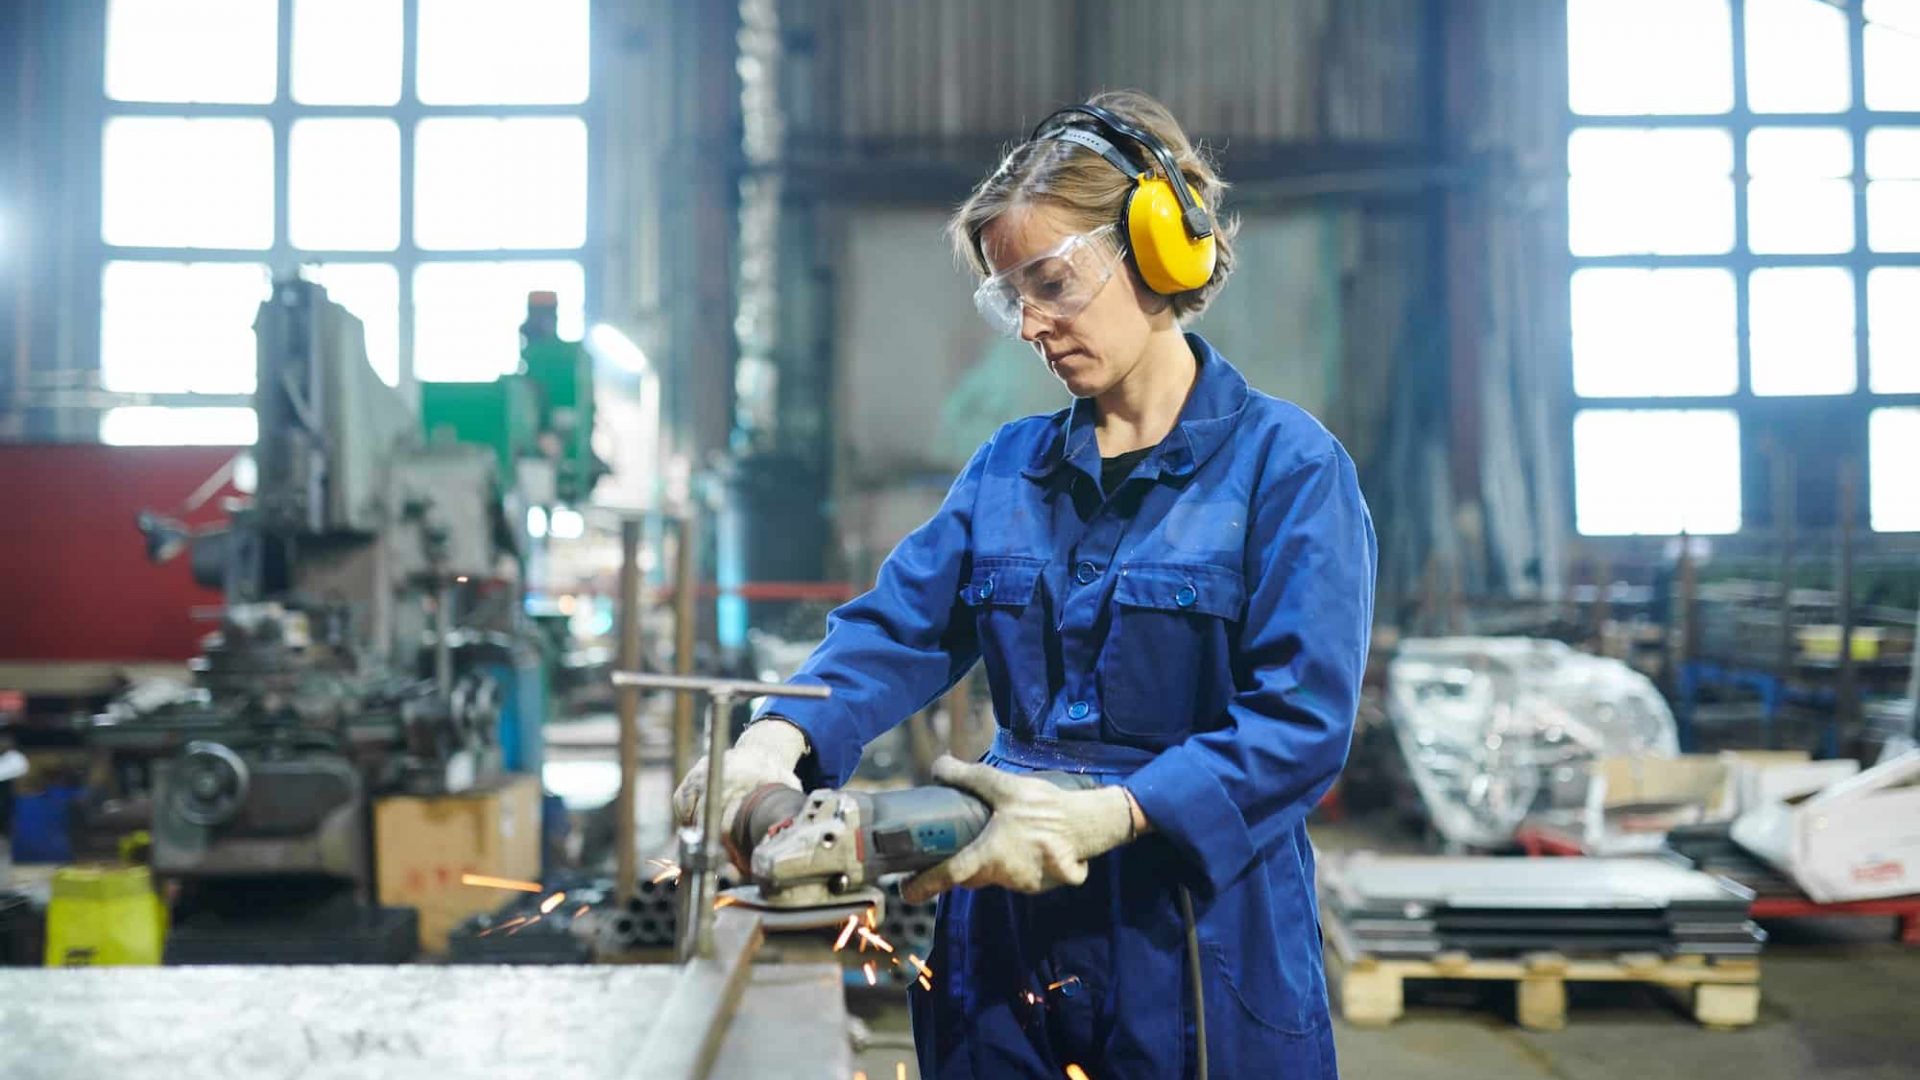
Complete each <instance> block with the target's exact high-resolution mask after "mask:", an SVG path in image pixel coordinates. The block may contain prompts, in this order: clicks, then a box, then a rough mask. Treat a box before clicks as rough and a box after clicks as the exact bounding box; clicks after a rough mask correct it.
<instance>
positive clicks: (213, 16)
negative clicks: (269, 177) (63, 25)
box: [61, 0, 280, 105]
mask: <svg viewBox="0 0 1920 1080" xmlns="http://www.w3.org/2000/svg"><path fill="white" fill-rule="evenodd" d="M61 6H62V7H65V6H68V5H61ZM279 12H280V6H279V4H278V3H276V2H275V0H109V3H108V4H107V80H106V91H107V96H108V97H110V98H113V99H114V100H116V101H170V102H175V101H177V102H210V103H211V102H219V103H233V104H246V105H265V104H267V103H268V102H271V101H272V100H273V98H274V94H275V92H276V90H277V89H278V86H279V79H278V76H277V69H278V66H279V56H278V52H277V45H276V31H277V28H278V25H279Z"/></svg>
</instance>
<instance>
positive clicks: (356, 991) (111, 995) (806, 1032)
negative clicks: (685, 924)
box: [0, 922, 851, 1080]
mask: <svg viewBox="0 0 1920 1080" xmlns="http://www.w3.org/2000/svg"><path fill="white" fill-rule="evenodd" d="M733 925H735V924H733V923H731V922H727V923H723V928H722V932H721V938H722V941H723V942H725V941H738V940H740V939H739V938H738V937H736V936H730V935H731V933H732V931H731V929H730V928H731V927H732V926H733ZM731 970H732V975H731V978H733V980H734V982H735V984H736V985H734V986H733V993H734V994H735V995H736V997H735V1003H734V1004H733V1005H731V1006H730V1007H729V1008H728V1009H727V1010H725V1011H724V1012H723V1011H722V1010H719V1009H717V1008H715V1009H710V1010H707V1011H706V1012H704V1013H703V1012H701V1010H700V1009H699V1008H698V1006H699V1005H700V1001H699V998H698V995H700V994H702V993H705V992H709V991H710V990H711V991H712V992H716V993H717V992H718V991H719V990H720V989H724V988H725V981H724V980H716V979H714V978H713V977H712V971H711V970H710V969H709V968H701V969H699V970H698V972H697V973H696V974H695V975H694V976H693V977H691V978H689V977H687V969H683V968H678V967H670V966H664V965H663V966H657V967H656V966H641V965H613V966H603V967H587V966H553V967H549V966H489V965H453V966H444V967H443V966H419V967H380V966H338V967H300V968H285V967H204V968H88V969H40V968H0V1032H4V1033H5V1036H4V1037H0V1076H4V1077H7V1078H8V1080H71V1078H73V1077H92V1076H113V1077H121V1078H124V1080H177V1078H179V1077H188V1076H191V1077H205V1078H216V1077H245V1078H246V1080H294V1078H296V1077H297V1078H298V1080H419V1078H421V1077H432V1078H433V1080H493V1078H497V1077H540V1078H541V1080H610V1078H617V1077H636V1078H637V1077H647V1078H649V1080H699V1078H702V1077H707V1076H714V1077H719V1076H744V1075H752V1076H755V1077H791V1078H794V1080H845V1078H846V1077H847V1076H848V1075H849V1073H850V1070H851V1062H850V1050H849V1048H848V1045H847V1039H846V1010H845V1005H844V1002H843V1000H842V998H841V995H840V993H839V980H840V970H839V968H838V967H836V966H834V965H830V964H781V965H766V966H761V967H758V968H753V967H752V966H751V965H748V964H745V963H742V964H739V965H738V966H737V967H736V968H734V969H731ZM663 1002H668V1003H672V1004H678V1005H680V1006H684V1007H682V1008H674V1007H669V1008H662V1003H663ZM109 1003H110V1004H109ZM701 1017H720V1018H721V1019H720V1020H719V1027H720V1030H719V1033H718V1034H717V1036H716V1035H712V1034H711V1032H712V1029H713V1026H714V1025H713V1024H712V1023H708V1025H707V1027H705V1028H700V1024H701V1023H702V1020H701ZM729 1020H731V1022H729ZM668 1025H672V1026H671V1027H669V1026H668ZM695 1029H699V1031H698V1032H697V1033H696V1035H694V1036H689V1035H688V1033H689V1032H690V1031H694V1030H695ZM683 1037H698V1038H700V1039H701V1040H702V1042H703V1045H704V1043H706V1042H711V1043H712V1044H713V1047H714V1049H713V1050H712V1052H711V1053H709V1054H708V1055H707V1058H706V1061H707V1063H708V1065H709V1066H711V1063H712V1062H714V1061H715V1060H717V1061H718V1063H719V1064H718V1066H715V1067H706V1068H705V1071H689V1070H690V1069H691V1067H692V1065H694V1064H699V1063H700V1062H699V1059H698V1058H697V1056H696V1057H693V1058H690V1057H689V1055H687V1054H686V1053H684V1052H669V1051H666V1050H662V1051H660V1053H662V1054H663V1055H665V1056H664V1057H662V1058H660V1059H658V1060H655V1059H652V1058H649V1056H648V1055H649V1054H652V1053H654V1052H655V1051H654V1050H652V1049H650V1047H653V1046H656V1045H658V1046H665V1045H666V1043H667V1042H668V1041H669V1040H670V1039H679V1038H683ZM768 1047H777V1048H780V1049H779V1055H780V1057H781V1060H782V1063H783V1065H782V1068H780V1069H779V1070H775V1071H770V1072H762V1071H754V1072H752V1073H747V1072H744V1071H737V1070H736V1069H735V1068H734V1064H735V1063H738V1062H759V1061H764V1060H765V1059H766V1057H767V1048H768Z"/></svg>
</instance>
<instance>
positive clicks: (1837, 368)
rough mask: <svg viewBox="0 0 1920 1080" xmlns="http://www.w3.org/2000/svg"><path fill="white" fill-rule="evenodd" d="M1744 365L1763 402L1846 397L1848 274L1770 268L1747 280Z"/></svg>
mask: <svg viewBox="0 0 1920 1080" xmlns="http://www.w3.org/2000/svg"><path fill="white" fill-rule="evenodd" d="M1747 297H1748V313H1747V326H1748V332H1749V334H1750V335H1751V340H1750V342H1749V345H1748V359H1749V361H1750V362H1751V364H1752V368H1753V392H1754V393H1756V394H1759V395H1762V396H1778V395H1796V394H1851V393H1853V389H1854V387H1855V385H1856V384H1857V381H1858V380H1857V378H1856V375H1855V365H1854V339H1853V335H1854V310H1853V272H1852V271H1850V270H1845V269H1842V268H1840V267H1837V266H1795V267H1775V268H1773V269H1769V270H1755V271H1754V272H1753V275H1752V276H1751V277H1750V278H1748V279H1747Z"/></svg>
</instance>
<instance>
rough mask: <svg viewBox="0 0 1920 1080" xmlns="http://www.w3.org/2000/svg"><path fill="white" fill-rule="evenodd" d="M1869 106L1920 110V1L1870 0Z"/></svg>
mask: <svg viewBox="0 0 1920 1080" xmlns="http://www.w3.org/2000/svg"><path fill="white" fill-rule="evenodd" d="M1866 14H1867V40H1866V56H1867V108H1869V109H1896V110H1916V109H1920V0H1867V2H1866Z"/></svg>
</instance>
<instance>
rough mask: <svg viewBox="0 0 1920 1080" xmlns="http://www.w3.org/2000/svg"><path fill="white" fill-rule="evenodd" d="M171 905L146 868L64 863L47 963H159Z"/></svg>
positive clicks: (50, 907) (56, 880) (51, 908)
mask: <svg viewBox="0 0 1920 1080" xmlns="http://www.w3.org/2000/svg"><path fill="white" fill-rule="evenodd" d="M166 940H167V909H166V906H165V905H164V904H162V903H161V902H160V897H159V896H157V895H155V894H154V891H153V877H152V875H151V874H149V873H148V872H147V868H146V867H144V866H63V867H61V868H60V869H59V870H56V871H54V874H53V890H52V897H51V899H49V901H48V902H47V966H48V967H104V966H108V965H129V964H158V963H159V962H160V953H161V950H162V948H163V947H164V946H165V945H166Z"/></svg>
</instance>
